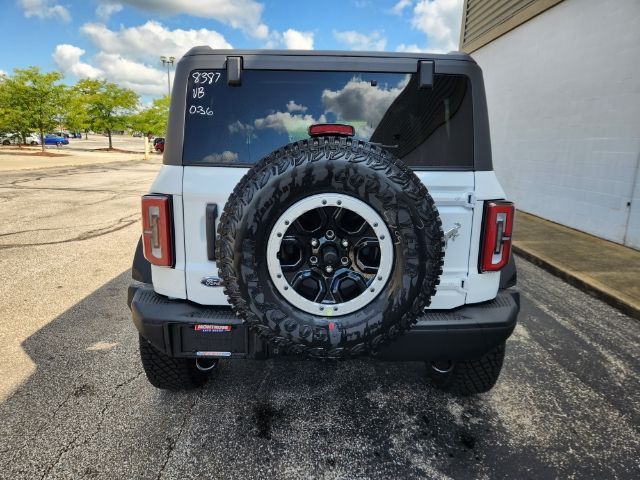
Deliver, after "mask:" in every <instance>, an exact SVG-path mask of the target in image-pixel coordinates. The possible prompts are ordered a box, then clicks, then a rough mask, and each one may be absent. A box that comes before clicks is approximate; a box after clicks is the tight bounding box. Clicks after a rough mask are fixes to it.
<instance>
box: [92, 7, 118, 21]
mask: <svg viewBox="0 0 640 480" xmlns="http://www.w3.org/2000/svg"><path fill="white" fill-rule="evenodd" d="M122 8H123V7H122V5H121V4H119V3H101V4H100V5H98V7H97V8H96V15H97V16H98V18H99V19H100V20H101V21H102V22H106V21H107V20H109V19H110V18H111V15H113V14H114V13H118V12H119V11H120V10H122Z"/></svg>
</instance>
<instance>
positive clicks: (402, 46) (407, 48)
mask: <svg viewBox="0 0 640 480" xmlns="http://www.w3.org/2000/svg"><path fill="white" fill-rule="evenodd" d="M425 50H426V47H423V48H420V47H419V46H418V45H416V44H415V43H412V44H409V45H406V44H404V43H401V44H400V45H398V46H397V47H396V52H422V51H425Z"/></svg>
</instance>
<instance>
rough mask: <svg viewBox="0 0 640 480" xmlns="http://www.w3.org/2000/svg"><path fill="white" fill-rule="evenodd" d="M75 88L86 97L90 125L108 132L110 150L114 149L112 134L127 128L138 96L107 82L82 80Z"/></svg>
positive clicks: (131, 91)
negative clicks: (114, 131)
mask: <svg viewBox="0 0 640 480" xmlns="http://www.w3.org/2000/svg"><path fill="white" fill-rule="evenodd" d="M75 88H76V90H77V91H78V92H79V94H80V95H82V96H83V97H84V102H85V105H86V110H87V114H88V116H89V124H90V125H91V126H92V127H93V128H94V129H95V130H104V131H106V132H107V136H108V137H109V150H111V149H113V143H112V139H111V132H113V130H116V129H124V128H125V126H126V124H127V119H128V117H129V114H130V113H131V112H132V111H133V109H134V108H135V106H136V105H137V104H138V95H137V94H136V93H135V92H134V91H133V90H130V89H128V88H121V87H119V86H118V85H116V84H115V83H109V82H107V81H105V80H88V79H87V80H80V81H79V82H78V83H77V84H76V87H75Z"/></svg>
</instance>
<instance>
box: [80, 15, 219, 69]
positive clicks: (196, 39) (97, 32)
mask: <svg viewBox="0 0 640 480" xmlns="http://www.w3.org/2000/svg"><path fill="white" fill-rule="evenodd" d="M82 32H83V33H84V34H85V35H87V36H88V37H89V38H90V39H91V41H92V42H93V43H94V44H95V45H96V47H98V48H99V49H100V50H102V51H103V52H107V53H117V54H119V55H122V56H124V57H128V58H133V59H137V60H142V61H144V60H147V61H148V60H149V57H150V56H151V54H150V52H149V48H150V46H153V51H154V52H157V55H156V56H159V55H167V56H174V57H176V58H177V59H179V58H180V57H182V55H184V54H185V53H186V52H187V51H188V50H189V49H190V48H191V47H194V46H196V45H209V46H211V47H212V48H232V47H231V44H230V43H229V42H227V41H226V40H225V38H224V37H223V36H222V35H221V34H219V33H218V32H216V31H214V30H207V29H205V28H201V29H199V30H182V29H179V28H178V29H176V30H169V29H167V28H165V27H164V26H162V24H160V23H159V22H154V21H148V22H147V23H145V24H143V25H140V26H137V27H129V28H122V29H121V30H118V31H113V30H110V29H109V28H107V27H106V26H105V25H103V24H101V23H87V24H85V25H83V26H82Z"/></svg>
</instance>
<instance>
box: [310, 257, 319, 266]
mask: <svg viewBox="0 0 640 480" xmlns="http://www.w3.org/2000/svg"><path fill="white" fill-rule="evenodd" d="M309 262H310V263H311V264H313V265H315V264H316V263H318V257H316V256H315V255H314V256H313V257H310V258H309Z"/></svg>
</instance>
